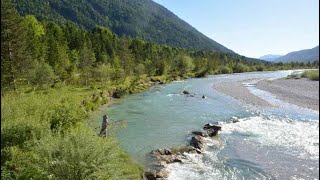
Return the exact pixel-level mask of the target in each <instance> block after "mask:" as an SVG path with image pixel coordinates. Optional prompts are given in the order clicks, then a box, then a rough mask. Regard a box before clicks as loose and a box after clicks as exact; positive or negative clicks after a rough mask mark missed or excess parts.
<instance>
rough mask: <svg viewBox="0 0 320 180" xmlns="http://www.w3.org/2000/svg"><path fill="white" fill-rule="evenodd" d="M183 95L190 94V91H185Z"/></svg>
mask: <svg viewBox="0 0 320 180" xmlns="http://www.w3.org/2000/svg"><path fill="white" fill-rule="evenodd" d="M182 93H183V94H190V92H189V91H183V92H182Z"/></svg>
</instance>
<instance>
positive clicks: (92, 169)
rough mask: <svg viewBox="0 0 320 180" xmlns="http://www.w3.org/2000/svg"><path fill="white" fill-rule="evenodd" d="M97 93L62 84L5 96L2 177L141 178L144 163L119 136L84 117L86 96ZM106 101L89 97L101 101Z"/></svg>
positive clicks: (97, 101) (2, 104) (2, 116)
mask: <svg viewBox="0 0 320 180" xmlns="http://www.w3.org/2000/svg"><path fill="white" fill-rule="evenodd" d="M94 93H97V92H95V90H90V89H84V88H74V87H62V88H60V89H58V90H56V89H48V90H46V91H31V92H30V93H27V94H26V93H22V94H17V93H6V94H5V95H4V96H2V99H1V167H2V168H1V177H2V178H4V179H140V174H141V171H142V170H141V168H140V167H139V166H138V165H137V164H136V163H134V162H133V161H132V160H131V159H130V158H129V157H128V155H127V154H126V153H125V152H123V151H122V150H121V148H120V147H119V145H118V144H117V142H116V140H115V139H114V138H113V137H108V138H105V139H103V138H100V137H97V136H96V133H95V132H94V131H93V130H92V129H91V128H90V127H89V125H87V124H86V123H85V120H86V119H87V118H88V115H87V114H86V112H85V111H84V109H83V107H82V106H81V102H82V100H83V99H85V98H87V97H89V96H90V95H92V94H94ZM101 101H102V100H100V97H98V100H96V99H92V100H90V101H89V102H90V103H92V104H93V105H94V106H98V105H99V104H100V103H101ZM94 102H95V103H94ZM52 129H54V131H52Z"/></svg>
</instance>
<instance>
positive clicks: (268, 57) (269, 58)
mask: <svg viewBox="0 0 320 180" xmlns="http://www.w3.org/2000/svg"><path fill="white" fill-rule="evenodd" d="M281 56H282V55H277V54H267V55H264V56H261V57H259V59H262V60H266V61H270V62H272V61H273V60H275V59H277V58H279V57H281Z"/></svg>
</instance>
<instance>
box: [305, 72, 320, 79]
mask: <svg viewBox="0 0 320 180" xmlns="http://www.w3.org/2000/svg"><path fill="white" fill-rule="evenodd" d="M302 77H304V78H308V79H310V80H314V81H319V70H314V71H305V72H303V73H302Z"/></svg>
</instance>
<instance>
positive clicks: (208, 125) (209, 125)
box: [203, 123, 221, 131]
mask: <svg viewBox="0 0 320 180" xmlns="http://www.w3.org/2000/svg"><path fill="white" fill-rule="evenodd" d="M203 129H204V130H208V129H213V130H215V131H221V126H217V125H214V124H210V123H208V124H205V125H204V127H203Z"/></svg>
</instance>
